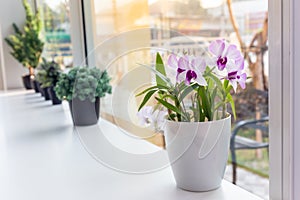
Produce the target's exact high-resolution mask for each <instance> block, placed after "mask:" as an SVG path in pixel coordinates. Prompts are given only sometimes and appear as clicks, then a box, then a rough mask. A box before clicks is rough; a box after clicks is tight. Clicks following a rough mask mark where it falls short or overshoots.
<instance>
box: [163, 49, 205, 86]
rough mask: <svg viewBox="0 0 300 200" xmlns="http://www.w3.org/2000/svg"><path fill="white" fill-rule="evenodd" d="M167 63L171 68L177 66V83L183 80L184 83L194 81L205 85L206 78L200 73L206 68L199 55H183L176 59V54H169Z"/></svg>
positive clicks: (187, 83)
mask: <svg viewBox="0 0 300 200" xmlns="http://www.w3.org/2000/svg"><path fill="white" fill-rule="evenodd" d="M176 62H177V63H176ZM168 64H169V66H170V67H172V68H177V76H176V82H177V83H180V82H182V81H185V84H186V85H189V84H190V83H191V82H192V81H195V82H197V83H198V84H199V85H203V86H206V85H207V83H206V80H205V79H204V77H203V75H202V73H203V72H204V71H205V68H206V63H205V60H204V59H202V58H199V57H197V58H191V57H188V56H183V57H180V58H179V60H178V61H177V58H176V56H175V55H174V54H171V55H170V56H169V59H168Z"/></svg>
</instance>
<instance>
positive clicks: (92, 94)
mask: <svg viewBox="0 0 300 200" xmlns="http://www.w3.org/2000/svg"><path fill="white" fill-rule="evenodd" d="M110 79H111V78H110V77H109V76H108V74H107V71H106V70H104V71H101V70H100V69H98V68H96V67H94V68H89V67H75V68H73V69H71V70H70V71H69V72H68V73H67V74H61V75H60V77H59V80H58V82H57V84H56V87H55V92H56V95H57V97H58V98H59V99H61V100H63V99H65V100H68V101H70V100H72V99H74V98H79V99H80V100H81V101H84V100H86V99H89V100H90V101H91V102H94V101H95V98H96V97H104V96H105V94H106V93H109V94H110V93H111V91H112V87H111V85H110V83H109V82H110Z"/></svg>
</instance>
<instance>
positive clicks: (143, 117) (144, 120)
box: [137, 106, 168, 131]
mask: <svg viewBox="0 0 300 200" xmlns="http://www.w3.org/2000/svg"><path fill="white" fill-rule="evenodd" d="M167 115H168V112H167V111H164V110H154V109H153V107H151V106H145V107H143V108H142V109H141V110H140V111H139V112H138V113H137V117H138V119H139V122H140V125H141V126H150V127H151V128H154V129H155V130H157V131H160V130H163V128H164V124H165V120H166V116H167Z"/></svg>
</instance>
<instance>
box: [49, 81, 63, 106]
mask: <svg viewBox="0 0 300 200" xmlns="http://www.w3.org/2000/svg"><path fill="white" fill-rule="evenodd" d="M48 93H49V96H50V99H51V100H52V104H53V105H58V104H61V100H60V99H58V98H57V96H56V93H55V91H54V87H53V86H51V87H49V88H48Z"/></svg>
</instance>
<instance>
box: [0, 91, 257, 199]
mask: <svg viewBox="0 0 300 200" xmlns="http://www.w3.org/2000/svg"><path fill="white" fill-rule="evenodd" d="M0 111H1V112H0V199H7V200H19V199H22V200H27V199H28V200H35V199H43V200H47V199H49V200H50V199H51V200H52V199H58V200H60V199H63V200H68V199H72V200H77V199H78V200H79V199H88V200H93V199H95V200H96V199H118V200H119V199H125V200H127V199H131V200H135V199H137V200H140V199H142V200H147V199H149V200H150V199H151V200H152V199H158V200H160V199H161V200H168V199H170V200H177V199H189V200H193V199H205V200H235V199H236V200H240V199H243V200H259V199H260V198H259V197H256V196H254V195H253V194H251V193H249V192H247V191H245V190H243V189H241V188H239V187H237V186H235V185H233V184H231V183H229V182H227V181H223V182H222V186H221V187H220V188H219V189H217V190H214V191H210V192H203V193H195V192H187V191H183V190H181V189H178V188H177V187H176V184H175V180H174V178H173V175H172V172H171V169H170V167H165V168H164V169H161V170H157V171H155V172H152V173H144V174H130V173H124V172H120V171H116V170H113V169H111V168H108V167H106V166H104V165H103V164H101V163H100V162H98V161H97V160H96V159H95V158H99V156H101V155H98V153H99V152H100V154H101V152H103V149H102V150H101V148H104V145H105V144H104V143H103V144H102V143H101V142H102V141H103V136H104V137H105V138H106V139H107V140H106V141H109V142H110V143H111V144H113V145H114V146H115V147H118V148H119V149H122V150H123V151H127V152H129V153H130V154H133V155H134V154H145V155H146V154H151V153H153V152H158V151H160V152H161V154H160V155H162V157H161V159H165V158H166V157H165V152H164V150H161V149H160V148H158V147H156V146H154V145H152V144H150V143H148V142H146V141H144V140H138V139H136V138H132V137H129V136H128V135H125V134H124V132H123V131H122V130H120V129H119V128H118V127H116V126H114V125H112V124H110V123H108V122H106V121H105V120H99V124H98V125H96V126H91V127H80V128H76V129H74V128H73V126H72V123H71V116H70V114H69V113H68V112H69V111H68V108H67V106H66V104H64V105H63V106H61V105H58V106H52V105H51V102H50V101H47V102H46V101H44V100H43V98H42V97H40V95H39V94H34V93H33V92H32V91H31V92H27V91H25V92H17V93H15V94H11V93H9V95H5V94H1V95H0ZM100 133H103V135H102V136H101V134H100ZM101 137H102V140H101V141H100V140H99V139H101ZM83 144H84V145H83ZM91 149H92V150H91ZM86 150H88V151H90V153H91V152H92V154H89V153H88V152H87V151H86ZM97 150H99V152H97ZM105 150H106V149H105ZM117 154H118V153H116V152H114V151H107V152H106V153H104V154H103V156H108V158H109V156H110V157H111V158H118V155H117ZM103 159H105V157H103ZM120 160H122V158H120ZM112 161H114V160H113V159H112ZM123 161H124V163H125V165H126V166H125V167H128V166H129V167H132V166H137V170H141V168H138V166H143V165H141V164H140V163H134V162H135V161H131V160H126V158H125V157H124V158H123ZM160 161H161V160H160ZM147 162H148V161H145V163H147ZM124 163H122V162H120V163H117V164H116V165H118V166H121V167H120V168H122V165H123V164H124ZM128 163H129V164H128ZM145 163H143V164H145ZM105 164H107V163H105ZM151 164H153V162H151V160H150V162H149V165H151ZM149 165H148V164H147V166H149ZM150 168H151V167H150Z"/></svg>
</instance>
